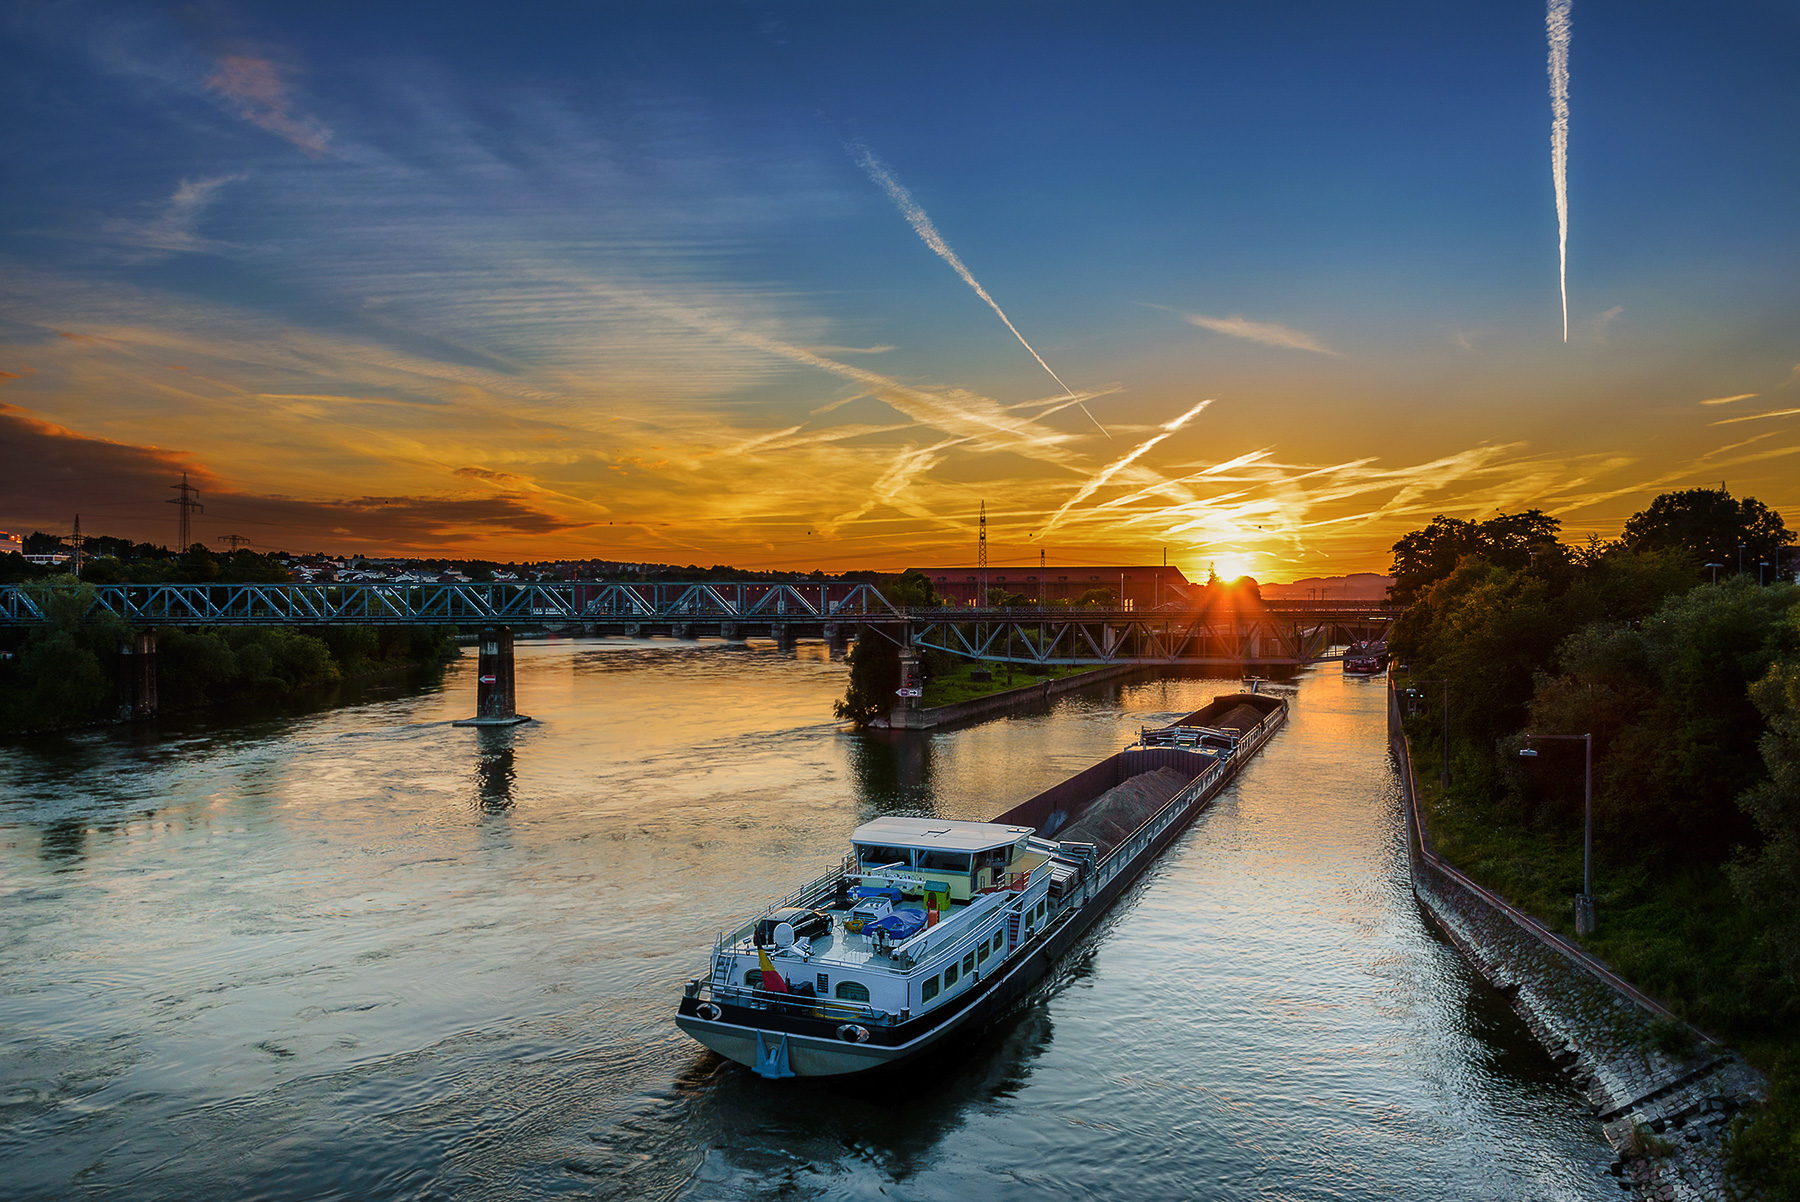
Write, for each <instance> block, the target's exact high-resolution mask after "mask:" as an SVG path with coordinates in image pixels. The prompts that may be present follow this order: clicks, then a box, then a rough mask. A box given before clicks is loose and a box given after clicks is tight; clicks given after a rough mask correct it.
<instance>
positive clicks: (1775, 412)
mask: <svg viewBox="0 0 1800 1202" xmlns="http://www.w3.org/2000/svg"><path fill="white" fill-rule="evenodd" d="M1796 413H1800V409H1772V410H1770V411H1769V412H1767V413H1746V414H1744V416H1742V417H1726V418H1721V419H1719V420H1718V421H1716V422H1708V423H1707V425H1709V426H1729V425H1734V424H1735V423H1737V422H1757V421H1761V420H1763V419H1764V418H1766V417H1792V416H1793V415H1794V414H1796Z"/></svg>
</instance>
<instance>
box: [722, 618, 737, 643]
mask: <svg viewBox="0 0 1800 1202" xmlns="http://www.w3.org/2000/svg"><path fill="white" fill-rule="evenodd" d="M719 637H720V638H722V639H724V640H725V641H726V642H728V643H735V642H738V641H739V637H738V628H737V623H736V622H720V623H719Z"/></svg>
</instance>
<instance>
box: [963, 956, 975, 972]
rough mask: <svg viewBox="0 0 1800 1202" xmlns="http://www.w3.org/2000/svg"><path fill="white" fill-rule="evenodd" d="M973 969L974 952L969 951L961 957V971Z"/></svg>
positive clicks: (971, 970)
mask: <svg viewBox="0 0 1800 1202" xmlns="http://www.w3.org/2000/svg"><path fill="white" fill-rule="evenodd" d="M974 971H975V953H974V952H970V953H969V954H968V955H966V956H964V957H963V972H964V973H971V972H974Z"/></svg>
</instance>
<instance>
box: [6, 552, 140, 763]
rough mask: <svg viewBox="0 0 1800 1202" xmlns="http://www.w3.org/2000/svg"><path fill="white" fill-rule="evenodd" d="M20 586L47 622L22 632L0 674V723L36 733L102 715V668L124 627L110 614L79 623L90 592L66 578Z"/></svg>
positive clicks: (105, 696) (108, 689) (106, 699)
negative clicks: (9, 659) (15, 652)
mask: <svg viewBox="0 0 1800 1202" xmlns="http://www.w3.org/2000/svg"><path fill="white" fill-rule="evenodd" d="M25 588H26V592H27V595H28V596H30V598H31V599H32V601H33V602H34V603H35V604H36V605H37V606H38V607H39V609H40V610H41V611H42V612H43V613H44V615H45V616H46V617H47V618H48V619H49V621H48V622H46V623H45V624H43V625H41V626H34V627H32V628H31V629H30V630H29V631H28V632H27V633H26V635H25V638H24V640H23V642H22V643H21V644H20V647H19V650H18V652H17V655H16V658H15V659H14V660H13V661H12V662H11V663H10V664H9V665H8V670H7V671H6V672H4V673H0V721H3V722H4V723H5V725H6V727H7V728H9V729H13V730H38V729H48V728H52V727H57V726H68V725H72V724H75V723H79V722H89V721H92V720H93V719H94V718H96V717H99V716H103V714H104V711H105V710H106V708H107V707H108V704H109V703H110V702H111V700H112V698H113V681H112V676H111V673H110V671H109V670H108V669H109V668H110V666H111V663H112V657H113V656H114V655H115V654H116V653H117V651H118V647H119V644H120V643H122V642H124V641H125V640H126V639H127V638H128V637H130V633H131V632H130V628H129V627H127V626H126V625H125V623H124V622H122V621H120V620H119V619H117V618H115V617H113V616H111V615H110V614H106V615H102V616H101V617H100V618H99V619H98V620H95V621H91V622H89V621H84V620H83V619H84V618H85V616H86V615H87V613H88V612H89V611H90V610H91V609H92V608H93V606H94V590H93V588H92V587H91V586H89V585H85V584H82V583H81V582H79V581H77V580H75V579H74V578H73V577H71V576H69V575H67V574H59V575H56V576H51V577H46V578H43V579H41V580H38V581H35V582H33V583H30V584H28V585H26V586H25Z"/></svg>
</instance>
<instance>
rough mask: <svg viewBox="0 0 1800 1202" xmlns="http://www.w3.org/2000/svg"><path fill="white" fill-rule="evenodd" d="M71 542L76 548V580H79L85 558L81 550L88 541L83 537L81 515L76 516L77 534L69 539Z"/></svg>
mask: <svg viewBox="0 0 1800 1202" xmlns="http://www.w3.org/2000/svg"><path fill="white" fill-rule="evenodd" d="M69 542H70V543H71V544H73V546H74V548H75V578H76V579H77V580H79V579H80V578H81V565H82V562H83V559H84V558H85V557H84V556H83V555H82V553H81V548H82V547H83V546H84V545H85V543H86V540H85V539H83V538H82V537H81V515H80V514H79V513H78V514H76V515H75V534H74V536H73V537H72V538H70V539H69Z"/></svg>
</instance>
